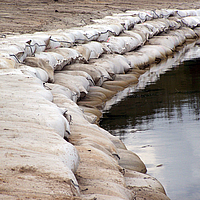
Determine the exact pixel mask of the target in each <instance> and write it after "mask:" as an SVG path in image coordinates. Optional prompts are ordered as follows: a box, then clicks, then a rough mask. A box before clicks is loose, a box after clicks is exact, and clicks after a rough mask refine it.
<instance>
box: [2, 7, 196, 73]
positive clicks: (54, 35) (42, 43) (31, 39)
mask: <svg viewBox="0 0 200 200" xmlns="http://www.w3.org/2000/svg"><path fill="white" fill-rule="evenodd" d="M155 12H156V11H148V12H141V11H140V12H138V11H137V12H136V11H132V12H131V11H129V12H126V13H123V14H118V15H117V14H115V15H113V16H110V17H105V18H104V19H102V20H99V21H97V22H96V23H95V24H93V25H88V26H85V27H82V28H79V29H69V30H65V31H63V30H55V31H50V32H46V33H35V34H32V35H30V34H25V35H14V36H8V37H7V38H4V39H3V40H2V41H0V56H1V57H9V58H10V57H11V58H12V59H15V60H16V61H18V62H23V61H24V59H25V58H26V57H27V56H33V55H35V54H37V53H40V52H44V51H45V50H46V49H55V48H58V47H65V48H68V47H72V46H74V44H75V43H86V42H88V41H92V40H93V41H100V42H107V41H108V40H109V41H110V42H111V40H112V37H111V36H118V35H119V34H121V33H122V32H123V31H124V30H128V29H131V30H132V28H133V27H134V29H135V30H138V31H140V32H141V26H142V27H143V28H142V32H143V31H144V27H145V28H147V29H148V31H147V30H146V31H145V34H148V35H149V37H152V36H153V35H155V34H158V33H160V31H165V30H167V29H169V28H179V27H180V25H181V26H183V25H185V26H188V27H191V28H194V27H196V26H199V24H200V18H199V10H196V11H193V12H196V14H194V13H193V12H192V11H191V13H189V11H185V12H186V13H187V12H188V14H185V16H184V14H182V16H183V17H181V18H180V17H179V18H178V17H177V16H181V15H180V14H179V15H175V13H181V12H182V13H183V12H184V11H180V12H178V11H174V10H162V11H157V14H155ZM159 12H160V14H158V13H159ZM164 13H165V14H164ZM142 15H144V17H143V18H144V20H139V19H140V18H141V17H139V16H142ZM146 16H152V17H146ZM156 16H158V17H156ZM170 16H176V17H175V18H173V20H167V19H166V18H168V17H170ZM121 18H122V19H123V20H122V19H121ZM126 18H127V19H126ZM131 18H134V19H133V20H132V21H131V22H132V23H131V22H130V25H128V26H129V27H130V28H124V26H123V24H124V23H125V22H126V21H127V20H128V19H131ZM135 18H137V19H135ZM138 18H139V19H138ZM155 18H158V19H157V21H155V20H152V19H155ZM121 20H122V21H123V22H121ZM147 20H151V21H147ZM141 22H145V23H144V24H139V23H141ZM126 26H127V25H126ZM110 37H111V39H110ZM127 39H128V38H127ZM146 39H148V37H147V38H146ZM129 42H131V41H130V40H128V41H127V40H126V41H125V43H129ZM138 42H139V41H138ZM96 45H97V44H95V45H85V46H86V48H87V47H88V49H89V50H88V49H87V51H91V54H92V55H91V58H94V57H97V55H95V56H94V55H93V51H94V52H95V53H94V54H96V51H97V49H98V53H97V54H98V56H100V55H101V54H102V49H101V48H100V45H99V46H98V47H96ZM135 45H136V47H137V46H138V45H139V44H135ZM79 48H80V47H79ZM100 49H101V50H100ZM76 50H77V49H76ZM131 50H133V49H131ZM84 51H85V48H84ZM82 53H83V50H82V51H81V50H80V51H78V52H77V51H76V52H75V51H73V52H70V54H73V56H72V57H75V59H76V57H77V56H81V55H82ZM37 56H39V57H41V56H42V57H43V56H44V55H37ZM45 56H46V55H45ZM54 57H56V59H57V60H60V59H61V60H63V57H62V56H61V55H56V54H54ZM61 57H62V58H61ZM51 62H53V61H51ZM69 62H70V61H69V59H67V61H66V60H65V63H69ZM51 64H52V65H53V66H52V67H53V68H54V69H58V68H60V67H62V66H55V65H56V64H53V63H51ZM58 65H59V64H58Z"/></svg>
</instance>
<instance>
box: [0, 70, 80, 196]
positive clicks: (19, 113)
mask: <svg viewBox="0 0 200 200" xmlns="http://www.w3.org/2000/svg"><path fill="white" fill-rule="evenodd" d="M0 82H1V88H0V96H1V98H0V99H1V105H2V107H1V112H0V124H1V126H0V127H1V128H0V136H1V142H0V146H1V151H0V153H1V167H0V170H1V179H2V180H4V184H3V185H2V193H1V195H3V198H4V197H5V196H6V197H9V198H41V199H45V198H54V197H55V196H56V197H59V198H70V197H71V196H77V199H78V197H79V196H80V190H79V187H78V182H77V180H76V178H75V176H74V173H75V172H76V170H77V168H78V164H79V155H78V152H77V150H76V148H75V147H74V146H73V145H72V144H70V143H68V142H67V141H66V140H64V139H63V137H64V136H65V137H68V136H69V134H70V128H69V122H68V121H67V119H66V118H65V117H64V115H63V111H62V110H61V109H60V108H58V107H57V106H56V105H55V104H53V103H52V102H51V101H52V94H51V93H50V92H49V91H48V90H46V89H45V88H44V86H43V83H42V82H41V81H40V80H39V79H38V78H36V77H33V76H32V75H31V74H27V73H25V74H24V73H23V72H22V71H21V70H20V69H1V70H0ZM58 182H59V183H60V184H58ZM50 185H51V187H53V191H54V192H53V193H52V188H51V187H49V186H50ZM4 195H5V196H4Z"/></svg>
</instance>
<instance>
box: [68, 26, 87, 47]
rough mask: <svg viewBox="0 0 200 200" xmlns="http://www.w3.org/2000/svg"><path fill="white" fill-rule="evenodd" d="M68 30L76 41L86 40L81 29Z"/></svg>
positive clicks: (82, 41) (83, 41)
mask: <svg viewBox="0 0 200 200" xmlns="http://www.w3.org/2000/svg"><path fill="white" fill-rule="evenodd" d="M68 32H69V33H70V34H72V35H73V36H74V38H75V42H76V43H81V44H82V43H85V42H87V41H88V40H87V37H86V36H85V35H84V31H83V30H77V29H69V30H68Z"/></svg>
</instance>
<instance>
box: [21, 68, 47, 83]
mask: <svg viewBox="0 0 200 200" xmlns="http://www.w3.org/2000/svg"><path fill="white" fill-rule="evenodd" d="M19 69H21V70H22V71H23V72H27V73H29V74H31V75H33V76H35V77H37V78H39V79H40V80H41V81H42V82H47V81H48V80H49V76H48V74H47V72H46V71H45V70H43V69H41V68H33V67H30V66H27V65H20V66H19Z"/></svg>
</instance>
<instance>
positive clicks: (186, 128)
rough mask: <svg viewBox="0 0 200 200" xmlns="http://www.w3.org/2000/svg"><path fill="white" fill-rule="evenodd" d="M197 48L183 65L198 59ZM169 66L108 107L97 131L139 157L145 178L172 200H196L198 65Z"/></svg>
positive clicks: (199, 194)
mask: <svg viewBox="0 0 200 200" xmlns="http://www.w3.org/2000/svg"><path fill="white" fill-rule="evenodd" d="M195 48H196V49H195ZM195 48H193V49H192V50H191V51H189V52H187V56H188V58H187V59H190V58H191V57H192V58H193V57H200V53H197V52H198V51H197V50H199V48H198V47H195ZM194 53H195V55H194ZM196 53H197V54H196ZM191 55H192V56H191ZM187 56H186V57H187ZM172 64H173V68H171V69H169V70H168V71H167V72H165V73H164V72H163V73H164V74H163V73H161V74H160V75H157V76H156V78H154V80H156V82H151V81H148V84H146V85H145V86H144V87H140V88H142V89H137V90H136V89H135V88H134V89H132V90H131V92H129V95H128V97H126V98H123V99H121V100H120V101H119V102H118V103H116V104H114V105H112V107H110V109H109V111H107V112H105V113H104V117H103V119H102V121H101V123H100V125H101V127H102V128H104V129H106V130H108V131H109V132H111V133H112V134H113V135H116V136H118V137H119V138H120V139H121V140H122V141H123V142H124V143H125V145H126V146H127V148H128V149H129V150H132V151H133V152H135V153H136V154H138V155H139V156H140V158H141V159H142V160H143V162H144V163H145V165H146V167H147V170H148V171H147V173H148V174H150V175H151V176H153V177H155V178H157V179H158V180H159V181H160V182H161V183H162V184H163V186H164V188H165V189H166V192H167V195H168V196H169V197H170V198H171V199H172V200H179V199H181V200H186V199H187V200H188V199H192V200H198V199H200V59H194V60H187V61H185V62H183V63H182V64H180V65H177V61H174V62H172ZM164 65H165V63H164ZM156 67H159V66H155V69H156ZM171 67H172V66H171ZM164 71H166V70H164ZM146 77H147V76H146ZM154 77H155V76H154ZM141 82H142V81H141Z"/></svg>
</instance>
